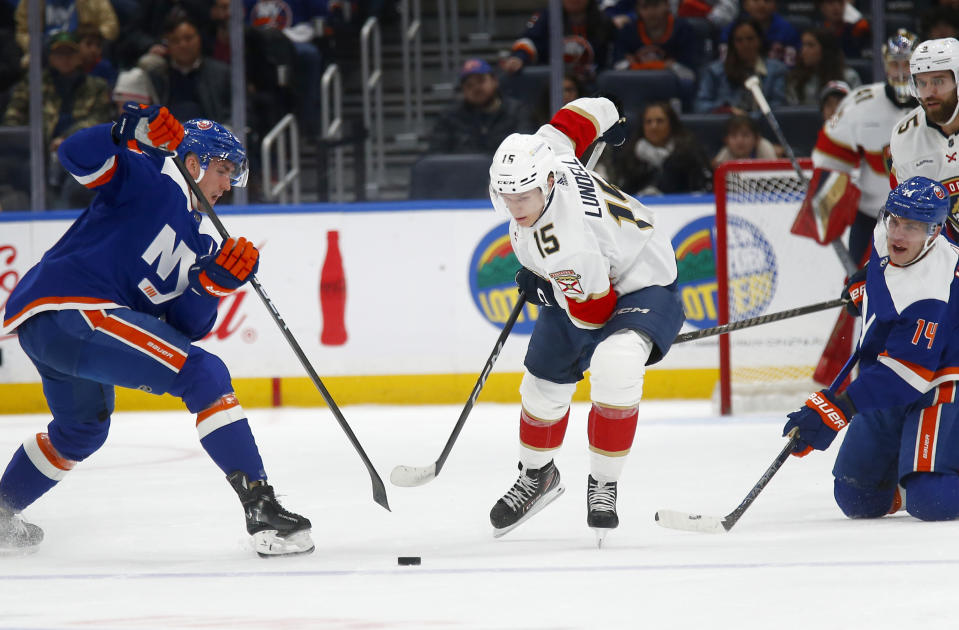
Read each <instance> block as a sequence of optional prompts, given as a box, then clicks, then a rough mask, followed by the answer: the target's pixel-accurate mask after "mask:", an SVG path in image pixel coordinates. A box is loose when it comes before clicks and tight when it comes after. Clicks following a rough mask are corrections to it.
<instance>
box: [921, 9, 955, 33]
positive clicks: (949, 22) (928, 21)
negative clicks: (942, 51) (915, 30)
mask: <svg viewBox="0 0 959 630" xmlns="http://www.w3.org/2000/svg"><path fill="white" fill-rule="evenodd" d="M919 34H920V39H922V40H923V41H925V40H927V39H942V38H944V37H953V38H955V37H959V8H957V7H954V6H941V5H940V6H936V7H931V8H929V9H926V10H925V11H923V12H922V14H921V15H920V16H919Z"/></svg>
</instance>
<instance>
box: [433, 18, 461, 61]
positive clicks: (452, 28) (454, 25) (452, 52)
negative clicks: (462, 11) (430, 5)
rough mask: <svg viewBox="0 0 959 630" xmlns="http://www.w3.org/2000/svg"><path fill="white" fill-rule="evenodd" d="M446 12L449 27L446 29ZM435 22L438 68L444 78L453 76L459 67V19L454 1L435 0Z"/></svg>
mask: <svg viewBox="0 0 959 630" xmlns="http://www.w3.org/2000/svg"><path fill="white" fill-rule="evenodd" d="M447 10H448V11H449V18H448V21H449V27H447V24H446V23H447V15H446V13H447ZM436 21H437V27H438V28H439V31H440V32H439V38H440V41H439V43H440V68H442V70H443V74H444V75H446V76H453V75H454V74H455V73H456V71H457V70H458V69H459V67H460V19H459V5H458V3H457V1H456V0H449V4H448V5H447V0H436Z"/></svg>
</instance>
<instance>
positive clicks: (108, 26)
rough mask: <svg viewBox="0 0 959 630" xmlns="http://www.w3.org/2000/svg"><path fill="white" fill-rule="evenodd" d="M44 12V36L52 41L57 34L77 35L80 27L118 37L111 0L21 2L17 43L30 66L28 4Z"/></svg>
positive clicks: (35, 0)
mask: <svg viewBox="0 0 959 630" xmlns="http://www.w3.org/2000/svg"><path fill="white" fill-rule="evenodd" d="M28 4H29V5H33V6H37V7H39V8H40V10H41V11H43V15H44V16H45V18H46V21H45V23H44V27H43V34H44V36H45V37H46V38H49V37H50V36H52V35H53V34H54V33H59V32H62V31H70V32H71V33H75V32H76V30H77V28H78V27H79V26H80V24H90V25H93V26H94V27H96V28H97V29H99V31H100V35H101V36H102V37H103V39H105V40H107V41H113V40H115V39H116V38H117V33H118V29H119V24H118V22H117V14H116V12H114V10H113V5H112V4H110V0H21V2H20V4H19V5H17V12H16V20H17V44H19V46H20V49H21V50H22V51H23V59H22V64H23V67H24V68H26V67H27V65H28V63H29V52H28V51H29V49H30V48H29V47H30V32H29V27H28V26H27V5H28Z"/></svg>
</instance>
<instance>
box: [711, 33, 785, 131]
mask: <svg viewBox="0 0 959 630" xmlns="http://www.w3.org/2000/svg"><path fill="white" fill-rule="evenodd" d="M786 73H787V69H786V66H785V64H783V63H782V62H781V61H776V60H775V59H770V58H768V57H766V56H765V43H764V42H763V39H762V28H761V27H760V26H759V23H758V22H756V20H754V19H752V18H749V17H746V18H739V19H738V20H737V21H736V22H735V24H734V25H733V27H732V29H731V30H730V46H729V52H728V53H727V54H726V59H725V60H717V61H714V62H712V63H711V64H709V65H708V66H706V68H705V69H704V70H703V72H702V74H701V76H700V79H699V91H698V92H697V94H696V101H695V103H694V106H693V109H694V110H695V111H697V112H718V113H734V114H746V113H749V112H752V111H757V110H758V108H757V107H756V103H755V101H754V99H753V97H752V95H751V94H750V93H749V90H747V89H746V87H745V85H744V84H745V81H746V79H748V78H749V77H750V76H752V75H756V76H758V77H759V80H760V85H761V86H762V92H763V95H764V96H765V97H766V100H767V101H768V102H769V105H770V106H772V107H775V106H777V105H782V104H784V103H785V102H786Z"/></svg>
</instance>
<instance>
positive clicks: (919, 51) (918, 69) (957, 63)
mask: <svg viewBox="0 0 959 630" xmlns="http://www.w3.org/2000/svg"><path fill="white" fill-rule="evenodd" d="M936 71H943V72H949V73H951V74H952V79H953V82H957V81H959V41H956V40H955V39H953V38H952V37H944V38H942V39H930V40H928V41H925V42H922V43H921V44H919V47H918V48H916V51H915V52H914V53H912V57H911V58H910V59H909V72H910V74H911V75H912V78H911V79H910V81H909V89H910V91H911V92H912V95H913V96H915V97H916V98H919V88H918V86H917V85H916V75H917V74H921V73H923V72H936ZM956 95H957V97H959V90H956ZM957 114H959V104H957V105H956V107H954V108H953V111H952V114H951V116H950V117H949V120H947V121H945V122H942V123H938V124H940V125H948V124H950V123H952V121H954V120H955V119H956V115H957ZM936 122H938V121H936Z"/></svg>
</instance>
